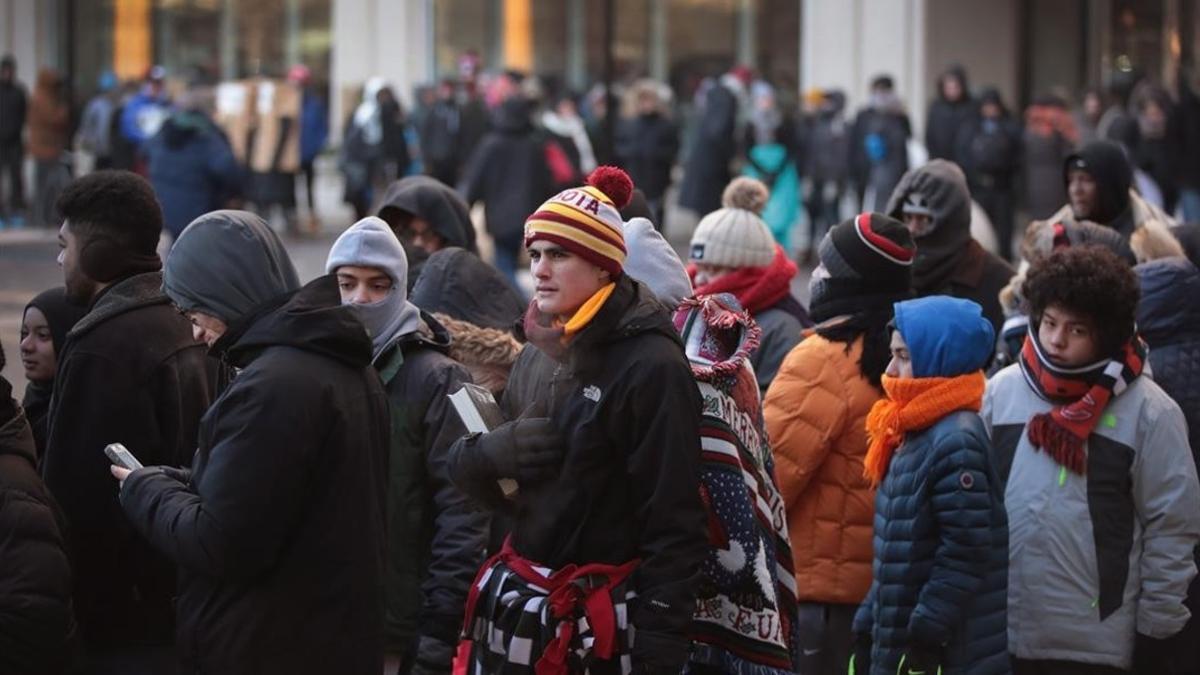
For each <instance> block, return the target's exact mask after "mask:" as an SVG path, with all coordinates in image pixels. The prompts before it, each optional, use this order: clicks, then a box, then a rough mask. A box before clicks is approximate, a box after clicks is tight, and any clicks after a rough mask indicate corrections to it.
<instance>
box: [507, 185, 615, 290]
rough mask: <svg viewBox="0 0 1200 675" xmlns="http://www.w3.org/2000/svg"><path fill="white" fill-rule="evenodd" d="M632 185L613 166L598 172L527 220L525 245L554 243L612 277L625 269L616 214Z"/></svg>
mask: <svg viewBox="0 0 1200 675" xmlns="http://www.w3.org/2000/svg"><path fill="white" fill-rule="evenodd" d="M632 194H633V181H632V180H630V178H629V175H628V174H626V173H625V172H624V171H622V170H621V169H618V168H617V167H615V166H602V167H599V168H597V169H596V170H595V171H593V172H592V173H591V175H590V176H588V178H587V185H584V186H582V187H577V188H571V189H569V190H563V191H562V192H560V193H558V194H556V195H554V196H553V197H551V198H550V199H548V200H546V202H545V203H544V204H542V205H541V206H539V207H538V209H537V211H534V213H533V215H531V216H529V218H528V219H527V220H526V221H525V246H526V247H528V246H529V245H530V244H532V243H533V242H535V241H538V240H543V239H544V240H546V241H551V242H554V243H555V244H558V245H559V246H562V247H563V248H564V249H566V250H568V251H570V252H572V253H574V254H575V255H577V256H579V257H581V258H583V259H584V260H587V261H588V262H590V263H592V264H593V265H595V266H597V267H599V268H600V269H602V270H605V271H607V272H608V273H609V275H610V276H611V277H612V278H613V279H616V278H617V277H620V276H621V271H622V269H623V268H624V265H625V237H624V226H625V223H624V221H623V220H622V219H621V213H620V210H621V209H622V208H624V207H625V205H626V204H628V203H629V198H630V196H631V195H632Z"/></svg>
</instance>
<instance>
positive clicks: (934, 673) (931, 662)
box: [896, 645, 942, 675]
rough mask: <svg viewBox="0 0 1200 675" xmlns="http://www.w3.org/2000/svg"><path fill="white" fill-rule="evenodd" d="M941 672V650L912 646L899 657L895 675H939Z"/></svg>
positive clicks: (938, 648)
mask: <svg viewBox="0 0 1200 675" xmlns="http://www.w3.org/2000/svg"><path fill="white" fill-rule="evenodd" d="M941 672H942V650H941V648H940V647H930V646H928V645H912V646H911V647H909V648H908V651H906V652H904V656H901V657H900V667H899V668H897V669H896V673H897V675H940V674H941Z"/></svg>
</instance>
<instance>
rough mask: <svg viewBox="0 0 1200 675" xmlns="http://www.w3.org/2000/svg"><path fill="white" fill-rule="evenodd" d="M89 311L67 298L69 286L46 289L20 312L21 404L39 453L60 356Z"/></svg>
mask: <svg viewBox="0 0 1200 675" xmlns="http://www.w3.org/2000/svg"><path fill="white" fill-rule="evenodd" d="M86 313H87V307H86V306H83V305H77V304H74V303H72V302H69V301H68V300H67V295H66V288H64V287H62V286H58V287H56V288H51V289H50V290H48V291H43V292H41V293H39V294H37V295H36V296H34V298H33V300H30V301H29V304H27V305H25V312H24V313H23V314H22V316H21V345H20V346H21V364H22V365H23V366H24V367H25V380H26V383H25V397H24V398H23V399H22V400H21V407H23V408H25V417H26V419H28V420H29V427H30V428H31V429H32V430H33V440H34V443H35V444H36V445H37V456H38V457H41V456H42V455H44V454H45V452H46V435H47V432H48V431H49V428H48V427H49V419H48V417H49V414H50V398H51V397H52V396H53V395H54V379H55V373H56V372H57V371H58V361H59V356H60V355H62V353H63V348H64V347H66V344H67V333H69V332H70V331H71V329H72V328H74V327H75V324H76V323H78V322H79V320H80V319H82V318H83V315H84V314H86Z"/></svg>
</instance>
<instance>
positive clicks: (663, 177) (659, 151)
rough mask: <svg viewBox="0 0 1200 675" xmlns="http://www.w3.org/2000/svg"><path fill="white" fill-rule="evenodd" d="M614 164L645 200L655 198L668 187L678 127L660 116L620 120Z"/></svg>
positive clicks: (641, 116)
mask: <svg viewBox="0 0 1200 675" xmlns="http://www.w3.org/2000/svg"><path fill="white" fill-rule="evenodd" d="M616 152H617V161H618V162H619V163H620V165H621V166H622V167H624V169H625V171H627V172H628V173H629V177H630V178H632V179H633V184H634V185H636V186H637V187H638V189H640V190H641V191H642V192H643V193H644V194H645V195H646V198H647V199H658V198H660V197H662V196H663V194H665V193H666V191H667V188H668V187H670V186H671V167H673V166H674V165H675V156H676V155H678V154H679V128H678V127H677V126H675V123H674V122H672V121H671V120H669V119H667V118H666V117H665V116H663V115H660V114H657V113H655V114H650V115H639V116H637V117H634V118H630V119H623V120H621V123H620V125H619V126H618V127H617V147H616Z"/></svg>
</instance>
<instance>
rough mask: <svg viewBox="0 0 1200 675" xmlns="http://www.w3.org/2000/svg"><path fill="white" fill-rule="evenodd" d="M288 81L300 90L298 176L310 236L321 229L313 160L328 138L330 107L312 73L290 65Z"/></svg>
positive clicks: (306, 69)
mask: <svg viewBox="0 0 1200 675" xmlns="http://www.w3.org/2000/svg"><path fill="white" fill-rule="evenodd" d="M288 80H289V81H291V82H293V83H295V84H296V86H298V87H300V88H301V89H302V90H303V92H304V93H303V96H302V98H301V99H300V173H301V174H302V175H303V177H304V195H305V198H306V199H307V200H308V224H307V227H306V228H305V229H306V230H308V231H309V232H310V233H313V232H317V231H318V230H320V227H321V223H320V220H319V218H318V217H317V193H316V176H317V170H316V161H317V155H319V154H321V151H322V150H323V149H324V148H325V142H326V140H327V139H328V138H329V106H328V104H327V103H326V102H325V96H324V94H323V93H322V92H323V88H322V87H320V86H318V85H314V84H313V82H312V73H311V71H309V69H308V68H307V67H305V66H302V65H295V66H292V69H291V70H289V71H288Z"/></svg>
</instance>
